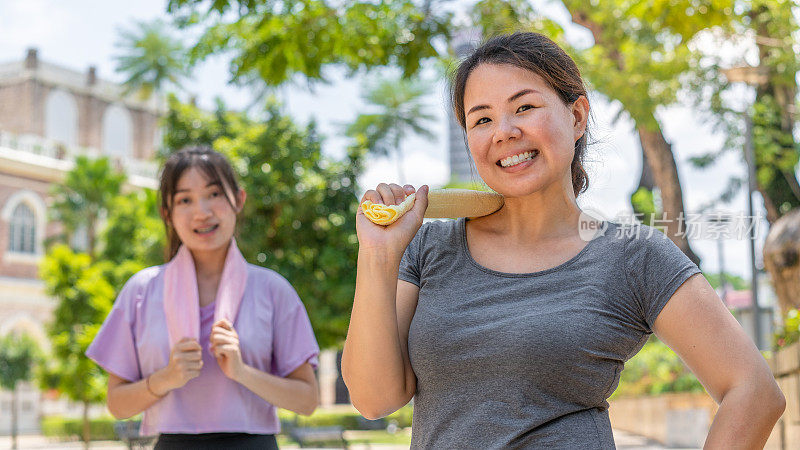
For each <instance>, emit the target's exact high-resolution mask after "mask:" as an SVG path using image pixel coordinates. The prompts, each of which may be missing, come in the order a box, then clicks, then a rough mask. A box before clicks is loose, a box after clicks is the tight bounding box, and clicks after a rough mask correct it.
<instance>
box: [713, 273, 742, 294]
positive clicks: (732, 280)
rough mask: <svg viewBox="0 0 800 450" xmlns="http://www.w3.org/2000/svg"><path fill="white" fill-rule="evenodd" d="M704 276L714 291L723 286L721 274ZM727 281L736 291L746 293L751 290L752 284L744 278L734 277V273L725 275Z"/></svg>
mask: <svg viewBox="0 0 800 450" xmlns="http://www.w3.org/2000/svg"><path fill="white" fill-rule="evenodd" d="M703 276H704V277H706V280H708V284H710V285H711V287H713V288H714V289H719V287H720V286H721V285H722V284H721V283H720V276H719V272H716V273H703ZM723 276H724V278H725V281H726V282H727V283H728V284H729V285H731V287H733V290H735V291H744V290H747V289H750V282H749V281H747V280H745V279H744V278H742V277H740V276H739V275H734V274H732V273H727V272H726V273H725V274H723Z"/></svg>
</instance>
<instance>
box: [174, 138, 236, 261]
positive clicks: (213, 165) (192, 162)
mask: <svg viewBox="0 0 800 450" xmlns="http://www.w3.org/2000/svg"><path fill="white" fill-rule="evenodd" d="M192 167H196V168H198V169H200V171H201V172H202V173H203V174H204V175H205V176H206V177H208V179H209V180H210V182H212V183H215V184H219V186H220V187H222V190H223V191H224V192H225V198H226V199H227V200H228V203H230V205H231V207H232V208H233V209H234V211H236V194H237V193H238V192H239V184H238V183H237V182H236V176H235V175H234V172H233V168H232V167H231V165H230V163H229V162H228V160H227V159H226V158H225V156H223V155H222V154H220V153H217V152H215V151H214V150H213V149H212V148H211V147H209V146H187V147H184V148H182V149H180V150H178V151H177V152H175V153H173V154H172V155H170V156H169V158H167V162H165V163H164V168H163V169H162V170H161V176H160V178H161V183H160V186H159V195H160V197H161V202H160V203H161V219H162V220H163V221H164V227H165V228H166V230H167V247H166V249H165V253H164V256H165V258H166V260H167V261H169V260H171V259H172V258H173V257H174V256H175V254H176V253H178V248H179V247H180V246H181V239H180V237H178V233H176V232H175V227H173V226H172V221H171V217H172V200H173V197H174V196H175V191H176V190H177V188H178V180H180V178H181V175H183V172H185V171H186V170H187V169H189V168H192Z"/></svg>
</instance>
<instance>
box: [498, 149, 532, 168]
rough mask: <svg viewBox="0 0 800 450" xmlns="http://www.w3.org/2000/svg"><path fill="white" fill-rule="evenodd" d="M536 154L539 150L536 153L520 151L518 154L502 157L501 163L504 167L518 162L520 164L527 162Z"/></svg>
mask: <svg viewBox="0 0 800 450" xmlns="http://www.w3.org/2000/svg"><path fill="white" fill-rule="evenodd" d="M536 154H538V152H535V153H534V152H524V153H520V154H518V155H514V156H509V157H508V158H505V159H501V160H500V165H501V166H503V167H511V166H515V165H517V164H519V163H521V162H525V161H528V160H531V159H533V157H534V156H536Z"/></svg>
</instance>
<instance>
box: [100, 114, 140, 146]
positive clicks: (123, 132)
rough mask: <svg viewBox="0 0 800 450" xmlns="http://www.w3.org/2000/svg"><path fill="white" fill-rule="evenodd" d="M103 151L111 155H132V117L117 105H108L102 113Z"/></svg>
mask: <svg viewBox="0 0 800 450" xmlns="http://www.w3.org/2000/svg"><path fill="white" fill-rule="evenodd" d="M103 152H104V153H105V154H106V155H108V156H111V157H122V158H130V157H132V156H133V119H132V118H131V114H130V113H129V112H128V110H127V109H125V108H123V107H121V106H119V105H111V106H109V107H108V108H107V109H106V111H105V113H104V114H103Z"/></svg>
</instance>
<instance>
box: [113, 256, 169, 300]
mask: <svg viewBox="0 0 800 450" xmlns="http://www.w3.org/2000/svg"><path fill="white" fill-rule="evenodd" d="M164 267H165V265H163V264H162V265H160V266H151V267H147V268H144V269H142V270H140V271H138V272H136V273H135V274H133V275H132V276H131V277H130V278H128V281H126V282H125V284H124V285H123V287H122V291H120V295H122V294H123V293H128V294H135V295H140V294H142V293H144V292H146V291H147V290H148V288H149V287H150V286H151V285H152V284H153V283H155V282H156V281H157V280H160V279H162V276H161V275H162V274H163V271H164Z"/></svg>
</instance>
